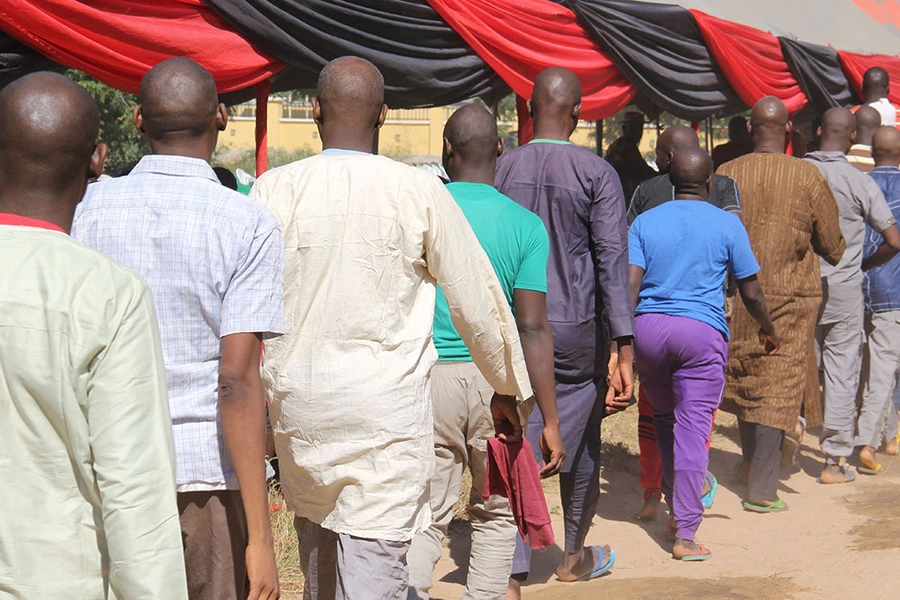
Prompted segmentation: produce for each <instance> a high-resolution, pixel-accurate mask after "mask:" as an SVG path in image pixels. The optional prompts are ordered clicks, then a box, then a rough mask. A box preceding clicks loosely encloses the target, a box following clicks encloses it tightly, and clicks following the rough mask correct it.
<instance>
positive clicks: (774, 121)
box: [750, 96, 789, 128]
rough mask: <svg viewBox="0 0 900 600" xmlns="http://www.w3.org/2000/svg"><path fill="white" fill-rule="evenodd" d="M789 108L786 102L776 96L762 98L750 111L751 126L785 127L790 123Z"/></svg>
mask: <svg viewBox="0 0 900 600" xmlns="http://www.w3.org/2000/svg"><path fill="white" fill-rule="evenodd" d="M788 118H789V116H788V110H787V107H786V106H785V105H784V102H782V101H781V100H779V99H778V98H776V97H775V96H766V97H765V98H761V99H760V100H759V101H758V102H757V103H756V104H754V105H753V110H752V111H751V112H750V125H751V127H766V126H774V127H780V128H784V126H785V125H787V123H788Z"/></svg>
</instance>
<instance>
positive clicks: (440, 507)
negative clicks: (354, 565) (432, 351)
mask: <svg viewBox="0 0 900 600" xmlns="http://www.w3.org/2000/svg"><path fill="white" fill-rule="evenodd" d="M431 393H432V402H433V404H434V453H435V466H434V476H433V477H432V480H431V511H432V513H433V515H434V522H433V523H432V525H431V526H430V527H429V528H428V529H426V530H425V531H424V532H422V533H420V534H419V535H417V536H415V537H414V538H413V540H412V546H411V547H410V549H409V555H408V561H409V595H408V597H409V598H410V599H417V600H418V599H422V600H424V599H425V598H428V597H429V596H428V591H429V590H430V589H431V585H432V577H433V575H434V565H435V564H436V563H437V561H438V560H439V559H440V557H441V551H442V541H443V539H444V536H446V535H447V528H448V527H449V525H450V521H451V520H452V519H453V506H454V505H455V504H456V501H457V499H458V498H459V495H460V487H461V483H462V475H463V471H464V469H465V467H466V466H467V465H468V467H469V470H470V471H471V473H472V486H471V487H470V488H469V490H467V492H468V498H469V516H470V518H471V525H472V547H471V551H470V554H469V573H468V577H467V579H466V591H465V593H464V594H463V596H462V597H463V598H464V599H465V600H495V599H498V598H503V597H504V596H505V594H506V587H507V584H508V582H509V574H510V571H511V570H512V559H513V551H514V549H515V544H516V523H515V520H514V519H513V515H512V510H511V509H510V506H509V500H507V499H506V498H504V497H502V496H491V497H489V498H488V500H487V502H482V500H481V493H482V490H483V489H484V476H485V468H486V460H487V454H486V452H487V440H488V439H489V438H492V437H494V424H493V419H492V418H491V411H490V402H491V396H493V394H494V390H492V389H491V386H490V385H489V384H488V382H487V380H486V379H485V378H484V376H483V375H482V374H481V373H480V372H479V371H478V367H476V366H475V364H474V363H472V362H438V364H437V365H435V366H434V368H433V369H432V371H431ZM526 419H527V415H526Z"/></svg>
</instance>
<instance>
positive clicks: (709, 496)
mask: <svg viewBox="0 0 900 600" xmlns="http://www.w3.org/2000/svg"><path fill="white" fill-rule="evenodd" d="M706 482H707V483H708V484H709V491H708V492H706V493H705V494H703V497H702V498H700V501H701V502H703V509H704V510H709V509H710V508H712V505H713V500H715V499H716V492H718V491H719V480H718V479H716V476H715V475H713V474H712V473H710V472H709V471H707V472H706Z"/></svg>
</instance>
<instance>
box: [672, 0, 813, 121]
mask: <svg viewBox="0 0 900 600" xmlns="http://www.w3.org/2000/svg"><path fill="white" fill-rule="evenodd" d="M690 13H691V15H693V17H694V21H696V23H697V27H698V28H699V29H700V34H701V35H702V36H703V41H705V42H706V46H707V47H708V48H709V51H710V52H711V53H712V55H713V58H715V60H716V63H718V65H719V68H720V69H722V72H723V73H724V74H725V77H726V78H728V83H729V84H730V85H731V87H732V88H733V89H734V91H735V92H737V94H738V96H740V98H741V100H743V101H744V103H745V104H746V105H747V106H753V105H754V104H755V103H756V101H757V100H759V99H760V98H762V97H764V96H775V97H776V98H778V99H780V100H781V101H782V102H784V104H785V106H787V109H788V112H790V113H791V114H796V113H797V112H798V111H799V110H800V109H801V108H803V107H804V106H806V104H807V103H808V102H809V100H808V99H807V97H806V94H804V93H803V90H802V89H801V88H800V84H798V83H797V80H796V79H794V76H793V75H791V70H790V68H788V64H787V62H785V60H784V54H783V53H782V51H781V43H780V42H779V41H778V38H776V37H775V36H774V35H772V34H771V33H768V32H766V31H760V30H759V29H754V28H753V27H748V26H747V25H741V24H739V23H735V22H733V21H726V20H724V19H719V18H718V17H713V16H711V15H708V14H706V13H704V12H701V11H699V10H691V11H690Z"/></svg>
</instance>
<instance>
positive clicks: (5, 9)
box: [0, 0, 284, 93]
mask: <svg viewBox="0 0 900 600" xmlns="http://www.w3.org/2000/svg"><path fill="white" fill-rule="evenodd" d="M0 29H3V31H5V32H6V33H8V34H9V35H10V36H12V37H13V38H15V39H17V40H20V41H21V42H23V43H25V44H28V45H29V46H31V47H33V48H35V49H37V50H38V51H39V52H41V54H44V55H45V56H47V57H49V58H51V59H53V60H54V61H56V62H58V63H61V64H63V65H66V66H69V67H75V68H77V69H81V70H82V71H84V72H86V73H88V74H90V75H92V76H94V77H96V78H97V79H99V80H101V81H103V82H104V83H106V84H108V85H111V86H113V87H116V88H118V89H121V90H124V91H126V92H137V91H138V87H139V84H140V80H141V77H143V76H144V74H145V73H146V72H147V71H148V70H149V69H150V68H151V67H153V66H154V65H156V64H157V63H159V62H160V61H163V60H165V59H167V58H172V57H173V56H185V57H188V58H191V59H193V60H194V61H196V62H197V63H199V64H201V65H203V66H204V67H206V68H207V69H208V70H209V71H210V72H211V73H212V74H213V77H215V79H216V84H217V86H218V90H219V92H220V93H224V92H231V91H234V90H239V89H241V88H245V87H248V86H251V85H253V84H255V83H256V82H258V81H260V80H262V79H265V78H267V77H269V76H270V75H273V74H274V73H277V72H278V71H279V70H281V69H282V68H283V67H284V64H283V63H281V62H280V61H278V60H276V59H274V58H272V57H270V56H268V55H266V54H264V53H262V52H261V51H259V50H257V49H256V48H255V47H254V46H253V45H251V44H250V43H249V42H248V41H247V40H245V39H244V38H242V37H241V36H240V35H238V34H237V32H235V31H233V30H232V29H231V28H230V27H229V26H228V24H227V23H225V21H223V20H222V19H221V18H220V17H219V16H218V15H216V13H215V12H213V10H212V9H210V8H208V7H207V6H206V5H205V4H204V3H203V2H202V1H201V0H92V1H91V2H80V1H76V0H4V1H3V2H2V3H0Z"/></svg>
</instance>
